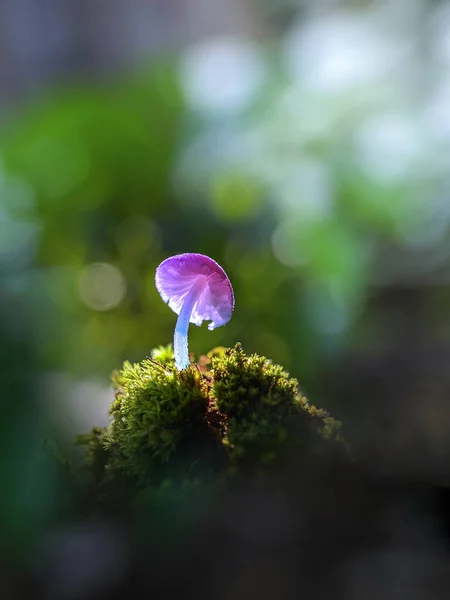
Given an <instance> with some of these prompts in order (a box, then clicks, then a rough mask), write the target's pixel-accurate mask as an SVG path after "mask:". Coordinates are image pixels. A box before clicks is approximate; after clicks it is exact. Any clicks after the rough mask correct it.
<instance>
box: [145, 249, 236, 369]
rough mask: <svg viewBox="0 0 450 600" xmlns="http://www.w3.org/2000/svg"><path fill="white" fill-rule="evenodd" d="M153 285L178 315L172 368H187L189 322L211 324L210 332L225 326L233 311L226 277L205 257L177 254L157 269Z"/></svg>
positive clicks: (232, 302) (229, 286)
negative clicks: (207, 322) (173, 366)
mask: <svg viewBox="0 0 450 600" xmlns="http://www.w3.org/2000/svg"><path fill="white" fill-rule="evenodd" d="M155 284H156V288H157V290H158V292H159V293H160V295H161V298H162V299H163V300H164V302H166V303H167V304H168V305H169V306H170V308H171V309H172V310H173V311H174V312H175V313H176V314H177V315H178V319H177V324H176V326H175V334H174V344H173V346H174V354H175V366H176V367H177V369H178V370H180V371H181V370H182V369H185V368H186V367H188V366H189V352H188V329H189V323H195V325H201V324H202V323H203V321H204V320H206V321H211V322H210V323H209V325H208V329H209V330H213V329H215V328H216V327H219V326H220V325H225V323H227V322H228V321H229V320H230V318H231V315H232V312H233V309H234V294H233V288H232V287H231V283H230V280H229V279H228V277H227V274H226V273H225V271H224V270H223V269H222V267H221V266H220V265H218V264H217V263H216V262H215V261H214V260H213V259H212V258H209V256H205V255H204V254H195V253H186V254H177V255H176V256H171V257H170V258H167V259H166V260H164V261H163V262H162V263H161V264H160V265H159V267H158V268H157V269H156V276H155Z"/></svg>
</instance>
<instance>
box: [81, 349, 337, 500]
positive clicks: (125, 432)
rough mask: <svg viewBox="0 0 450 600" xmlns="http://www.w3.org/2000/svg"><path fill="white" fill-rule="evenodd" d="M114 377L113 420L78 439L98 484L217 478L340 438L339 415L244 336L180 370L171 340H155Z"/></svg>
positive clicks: (140, 485)
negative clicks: (158, 343) (251, 350)
mask: <svg viewBox="0 0 450 600" xmlns="http://www.w3.org/2000/svg"><path fill="white" fill-rule="evenodd" d="M113 384H114V387H115V390H116V394H115V399H114V401H113V403H112V406H111V409H110V414H111V423H110V425H109V426H108V427H107V428H106V429H104V430H99V429H94V430H93V431H92V432H91V433H90V434H87V436H84V437H80V438H79V442H80V443H82V444H84V445H85V446H86V448H87V454H88V459H89V468H90V469H91V470H92V471H93V473H94V476H95V478H96V480H97V482H99V484H100V487H101V489H103V491H104V490H105V489H108V488H109V489H111V484H114V485H115V486H116V487H120V485H119V486H118V484H119V482H121V484H122V483H123V482H126V485H128V487H131V488H132V489H134V490H136V492H137V491H138V490H148V489H154V490H160V492H161V490H162V488H164V489H169V488H170V486H169V487H168V483H167V482H168V481H175V482H176V481H178V484H176V485H179V484H180V485H181V483H180V482H182V485H189V482H195V485H196V486H197V484H198V482H203V483H211V482H213V483H214V482H218V481H222V482H223V481H224V480H226V479H227V477H229V476H232V475H233V474H234V473H236V472H239V471H240V470H245V471H248V470H249V469H250V470H253V471H260V470H261V469H262V470H264V469H270V468H271V465H274V464H277V463H279V462H280V461H283V460H286V459H288V460H291V459H292V457H294V458H295V459H300V460H306V459H307V458H308V457H309V456H313V455H314V456H315V455H317V454H318V453H321V452H322V451H323V450H324V449H325V448H330V447H332V446H333V445H335V444H336V443H339V431H340V426H339V423H338V422H337V421H335V420H334V419H332V418H331V417H330V416H329V415H328V414H327V413H326V412H325V411H322V410H319V409H317V408H316V407H314V406H313V405H310V404H309V402H308V400H307V399H306V397H305V396H304V395H303V394H302V393H301V391H300V390H299V387H298V384H297V381H296V380H295V379H292V378H290V377H289V375H288V374H287V373H286V372H285V371H284V370H283V368H282V367H281V366H279V365H275V364H273V363H272V362H271V361H270V360H268V359H266V358H265V357H263V356H258V355H252V356H247V355H246V354H245V353H244V351H243V349H242V347H241V345H240V344H237V345H236V346H235V347H234V348H231V349H224V348H217V349H214V350H213V351H211V352H210V353H209V354H208V355H207V356H204V357H200V359H199V361H198V364H197V365H191V367H189V368H188V369H185V370H184V371H181V372H177V371H176V369H175V367H174V364H173V353H172V350H171V347H160V348H158V349H156V350H154V351H153V353H152V358H150V359H149V358H147V359H145V360H143V361H142V362H141V363H139V364H131V363H129V362H126V363H125V364H124V365H123V367H122V369H121V370H120V371H117V372H115V373H114V374H113ZM333 447H334V446H333ZM130 483H132V485H131V486H130ZM164 486H165V487H164ZM170 489H172V488H170ZM158 493H159V492H158Z"/></svg>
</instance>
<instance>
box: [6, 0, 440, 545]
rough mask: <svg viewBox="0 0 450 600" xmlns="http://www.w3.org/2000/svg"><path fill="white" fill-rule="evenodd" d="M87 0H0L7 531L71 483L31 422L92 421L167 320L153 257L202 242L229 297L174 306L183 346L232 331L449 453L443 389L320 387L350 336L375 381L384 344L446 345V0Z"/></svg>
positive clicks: (52, 507)
mask: <svg viewBox="0 0 450 600" xmlns="http://www.w3.org/2000/svg"><path fill="white" fill-rule="evenodd" d="M44 4H45V6H44ZM100 4H101V3H100ZM100 4H97V3H93V4H91V3H90V2H88V1H86V2H78V3H77V8H75V5H74V3H70V2H63V3H60V2H56V1H55V2H46V3H40V2H37V1H36V2H31V0H28V1H25V0H20V1H18V0H8V1H6V2H4V3H2V5H1V7H0V20H1V22H2V24H3V28H4V31H7V32H8V35H5V36H3V37H2V40H1V47H2V53H3V56H4V61H3V63H1V64H0V75H1V82H2V83H1V86H2V91H1V95H0V101H1V102H2V120H1V138H0V269H1V273H2V276H1V282H0V288H1V290H0V300H1V302H2V305H3V307H4V309H3V310H2V311H1V316H0V321H1V327H2V336H1V339H2V343H1V348H2V350H1V352H2V361H1V365H2V366H1V368H2V380H3V412H2V414H3V418H2V420H1V423H0V445H1V448H2V452H1V453H0V480H1V481H2V489H3V490H4V491H6V494H5V493H2V494H1V499H0V528H2V530H3V529H4V530H5V531H6V532H7V536H6V537H5V539H6V540H7V543H8V544H9V543H11V541H13V542H14V543H16V542H17V543H18V547H22V546H21V543H22V542H23V541H24V542H25V546H27V544H28V543H29V541H30V540H34V539H35V537H36V536H38V535H39V534H40V532H41V530H42V529H43V528H45V527H46V526H47V525H48V524H49V523H52V522H54V520H55V519H58V518H59V512H58V511H59V510H62V509H61V506H63V505H64V503H63V502H62V500H61V498H62V497H63V494H64V490H63V489H62V488H61V484H60V483H59V480H58V477H57V475H56V474H55V473H54V472H53V470H52V468H51V467H50V465H49V463H48V461H47V459H46V458H45V456H44V455H43V454H41V451H40V448H41V439H42V437H43V436H44V435H46V434H50V435H51V436H53V437H57V438H60V439H67V440H68V439H70V436H72V435H73V434H74V433H75V432H79V431H80V430H81V431H83V430H87V429H89V428H90V427H91V426H92V425H95V424H97V425H102V424H104V422H105V420H106V418H107V417H106V411H107V406H108V403H109V401H110V400H111V392H110V389H109V383H108V382H109V374H110V372H111V370H112V369H114V368H116V367H118V366H119V365H120V364H121V362H122V361H123V360H124V359H129V360H132V361H133V360H134V361H137V360H140V359H142V358H143V357H144V356H146V355H148V354H149V352H150V350H151V349H152V348H153V347H155V346H158V345H160V344H166V343H168V342H170V341H171V339H172V335H173V328H174V325H175V319H176V317H175V314H174V313H172V312H171V311H170V309H169V308H168V307H167V306H166V305H164V303H163V302H162V300H161V299H160V297H159V296H158V293H157V291H156V289H155V286H154V273H155V269H156V267H157V265H158V264H159V263H160V262H161V261H162V260H163V259H165V258H167V257H168V256H170V255H172V254H176V253H180V252H201V253H204V254H207V255H209V256H211V257H212V258H214V259H215V260H217V261H218V262H219V263H220V264H221V265H222V266H223V267H224V269H225V270H226V272H227V273H228V275H229V277H230V279H231V282H232V284H233V287H234V291H235V297H236V308H235V313H234V315H233V318H232V320H231V321H230V322H229V323H228V324H227V325H226V326H225V327H222V328H219V329H217V330H215V331H213V332H209V331H208V330H207V329H206V327H202V328H196V327H194V326H192V327H191V330H190V349H191V350H192V351H193V352H195V354H196V355H197V356H198V355H199V354H200V353H204V352H206V351H208V350H209V349H210V348H212V347H214V346H218V345H225V346H228V345H232V344H234V343H235V342H236V341H241V342H242V343H243V346H244V349H245V350H246V352H248V353H250V352H258V353H260V354H265V355H267V356H268V357H270V358H272V359H273V360H274V361H276V362H279V363H281V364H283V365H284V366H285V367H286V369H287V370H289V371H290V372H291V374H292V375H294V376H295V377H297V378H298V379H299V381H300V382H301V385H302V386H303V387H304V388H305V390H306V392H307V393H308V395H309V396H310V397H311V399H312V400H313V401H314V402H315V403H317V404H318V405H321V406H323V407H324V408H326V409H329V410H330V411H331V412H333V413H335V414H337V416H338V417H342V418H343V419H344V420H345V419H346V418H347V419H348V428H349V430H350V433H352V432H353V433H354V434H355V435H356V434H357V432H358V431H360V432H361V431H363V432H364V436H365V435H366V434H367V428H364V427H363V423H366V424H367V422H370V421H376V422H377V423H378V422H379V424H380V428H386V427H387V429H388V430H389V431H391V434H390V435H391V438H389V439H393V440H395V447H396V448H398V445H399V444H400V446H401V447H402V449H403V450H404V452H405V453H406V454H408V453H409V452H410V450H411V447H414V448H415V447H416V446H415V445H416V444H417V436H419V440H421V441H422V443H423V444H425V447H426V452H428V454H429V456H430V461H431V462H433V461H435V459H436V456H437V454H436V453H438V455H439V457H440V458H441V459H442V457H443V456H444V455H445V451H447V450H448V438H445V439H444V438H443V437H442V435H443V434H442V430H439V431H440V432H441V433H440V435H441V438H439V439H438V442H436V439H437V437H436V436H437V435H438V433H439V432H438V433H436V427H439V424H440V423H442V419H443V413H442V412H441V413H439V412H436V410H437V408H436V407H434V408H433V411H434V412H433V414H434V415H438V416H435V417H432V418H431V421H430V423H428V421H424V414H423V413H421V412H420V411H419V412H417V411H416V412H414V411H413V417H412V418H411V420H410V421H408V420H406V422H405V415H404V413H403V411H404V409H405V406H404V405H402V404H401V403H400V404H399V405H398V406H397V407H396V408H395V407H394V408H395V410H396V411H397V413H395V414H393V413H392V412H388V413H386V412H383V411H385V409H386V407H385V406H384V405H383V407H382V408H380V407H379V406H378V405H376V404H373V402H372V400H369V399H368V398H366V397H365V396H364V394H363V395H361V394H359V392H358V393H355V394H353V395H352V394H351V393H350V394H344V393H343V392H342V393H341V394H339V393H336V394H335V393H334V391H336V389H338V388H339V389H341V388H342V390H343V389H345V386H344V387H343V384H342V385H341V380H340V379H339V376H340V375H342V374H343V373H344V372H345V373H347V372H349V373H350V375H352V374H354V373H355V372H356V371H357V372H359V370H360V368H361V367H360V365H359V363H358V362H352V361H351V360H347V358H346V357H348V356H352V357H353V358H355V357H356V358H357V359H358V358H361V357H369V358H368V359H370V357H373V356H377V357H380V356H381V357H382V358H383V357H384V358H385V362H386V365H385V367H386V368H387V369H388V371H386V368H385V370H384V372H385V373H386V372H387V373H388V375H387V376H386V381H387V382H389V381H391V383H392V379H391V372H390V371H389V369H394V370H395V364H396V363H395V360H394V361H391V360H390V358H389V357H390V356H391V354H390V353H391V352H392V348H394V349H395V348H400V349H404V350H407V351H411V350H412V349H413V348H419V349H423V348H425V347H427V348H428V347H429V346H430V347H434V346H433V345H434V344H438V345H439V344H444V346H445V348H448V346H447V344H448V341H449V335H450V323H449V320H448V301H449V297H450V294H449V274H450V271H449V266H450V237H449V223H450V201H449V197H448V186H449V182H450V168H449V167H450V158H449V157H450V152H449V150H450V112H449V108H448V107H449V106H450V43H449V39H450V9H449V5H448V3H447V2H431V1H430V2H424V1H421V2H419V1H416V0H407V1H406V0H385V1H379V2H368V1H367V2H363V1H361V2H351V1H348V2H344V1H341V2H339V1H334V2H332V1H327V0H320V1H319V0H315V1H313V0H310V1H307V0H304V1H295V0H284V1H283V0H279V1H273V2H270V1H269V0H265V1H264V0H261V1H259V2H258V1H256V0H255V1H252V2H250V1H248V2H247V1H245V2H241V3H237V2H234V3H229V4H227V3H220V2H211V3H209V4H208V7H205V5H204V3H202V2H199V1H196V0H190V1H187V0H184V1H183V0H171V1H168V0H167V1H165V2H163V1H159V2H158V1H156V0H154V1H151V0H147V1H144V0H140V1H137V0H136V1H135V2H131V3H127V2H126V0H123V1H117V2H115V3H113V5H112V6H111V7H109V8H108V10H107V11H106V9H105V8H101V5H100ZM19 7H20V8H19ZM439 348H441V346H439ZM402 351H403V350H400V351H399V352H400V355H402ZM427 356H428V355H427ZM432 356H434V354H433V355H432ZM436 356H437V357H436V358H434V359H433V358H431V359H428V358H427V359H425V358H423V359H417V365H418V367H417V371H414V373H413V372H412V367H411V364H412V363H411V364H410V363H408V364H407V366H406V376H407V377H408V376H409V375H410V376H411V378H413V377H414V376H415V375H416V376H417V377H419V372H420V366H421V365H423V364H424V363H426V362H427V361H428V360H431V361H432V365H433V368H437V369H439V365H440V364H441V363H440V358H438V357H439V356H441V353H440V352H437V354H436ZM353 358H352V360H353ZM383 364H384V363H383ZM414 364H416V363H414ZM337 365H339V367H338V368H337ZM341 365H342V367H341ZM443 368H445V367H443ZM374 369H375V372H376V373H378V371H377V367H374ZM336 370H337V372H336ZM379 373H381V374H380V375H379V376H380V377H382V376H383V375H382V370H380V372H379ZM438 373H440V371H438ZM439 377H440V375H439V374H438V375H436V374H435V375H434V379H433V381H434V383H435V385H437V388H438V389H437V391H436V389H435V390H434V392H433V393H434V394H436V393H440V394H442V397H444V396H445V398H447V397H448V394H447V393H448V389H449V388H448V382H447V383H443V382H442V380H441V379H439ZM376 378H377V376H375V379H376ZM431 379H432V378H431ZM437 381H438V382H439V383H438V384H436V382H437ZM411 389H412V391H411V393H410V392H408V394H409V398H410V404H409V405H408V407H407V410H408V411H410V410H411V411H412V408H411V407H416V408H417V407H418V406H422V405H423V397H424V395H425V392H423V391H421V392H420V393H418V392H417V389H418V388H417V386H416V387H415V386H414V383H413V384H412V388H411ZM379 408H380V410H378V409H379ZM435 409H436V410H435ZM389 410H393V409H392V406H391V405H390V408H389ZM414 410H415V409H414ZM377 411H378V412H377ZM352 415H356V416H353V420H352ZM380 415H381V417H380ZM395 415H396V416H395ZM447 421H448V418H446V420H445V423H447ZM424 423H425V424H424ZM427 423H428V424H427ZM427 427H428V428H427ZM424 428H425V429H424ZM361 435H362V434H361ZM399 436H400V437H399ZM401 436H403V437H401ZM356 437H357V435H356ZM376 439H378V438H376ZM399 439H400V440H401V441H400V442H399V441H398V440H399ZM385 441H386V440H385ZM410 444H412V446H411V445H410ZM436 444H437V445H436ZM388 448H389V451H387V450H386V449H385V450H383V452H386V453H387V454H389V452H390V451H392V448H393V447H391V446H389V445H388ZM405 448H406V450H405ZM443 448H444V450H443ZM403 450H402V452H403ZM426 452H425V454H426ZM2 505H3V506H2Z"/></svg>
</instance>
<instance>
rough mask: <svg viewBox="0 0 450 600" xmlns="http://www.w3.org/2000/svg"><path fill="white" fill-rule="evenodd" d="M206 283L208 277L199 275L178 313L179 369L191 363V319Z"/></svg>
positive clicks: (175, 340)
mask: <svg viewBox="0 0 450 600" xmlns="http://www.w3.org/2000/svg"><path fill="white" fill-rule="evenodd" d="M205 284H206V278H205V277H203V276H200V277H198V279H197V280H196V281H195V283H194V285H193V286H192V287H191V289H190V290H189V292H188V294H187V295H186V297H185V299H184V302H183V306H182V307H181V310H180V314H179V315H178V319H177V324H176V325H175V334H174V336H173V350H174V354H175V366H176V368H177V369H178V370H179V371H181V370H182V369H186V368H187V367H188V366H189V365H190V362H189V350H188V329H189V321H190V319H191V314H192V310H193V309H194V306H195V303H196V302H197V300H198V298H199V296H200V294H201V293H202V291H203V289H204V287H205Z"/></svg>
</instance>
